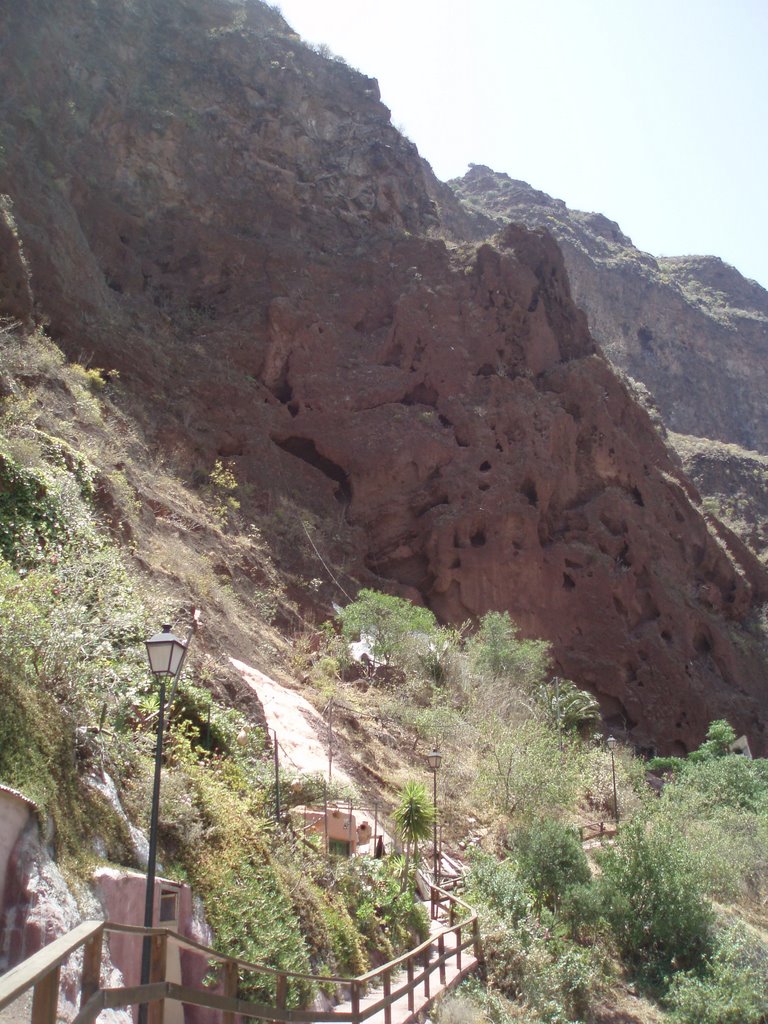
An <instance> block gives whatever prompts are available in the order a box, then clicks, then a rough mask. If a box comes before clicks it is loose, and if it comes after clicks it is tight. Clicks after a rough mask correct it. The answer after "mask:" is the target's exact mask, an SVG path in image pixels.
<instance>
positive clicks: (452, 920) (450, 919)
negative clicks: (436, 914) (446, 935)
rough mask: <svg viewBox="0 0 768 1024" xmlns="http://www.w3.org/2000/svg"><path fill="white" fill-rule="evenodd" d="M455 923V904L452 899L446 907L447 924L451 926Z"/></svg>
mask: <svg viewBox="0 0 768 1024" xmlns="http://www.w3.org/2000/svg"><path fill="white" fill-rule="evenodd" d="M455 923H456V906H455V904H454V902H453V900H451V905H450V907H448V924H449V925H450V927H451V928H453V926H454V924H455Z"/></svg>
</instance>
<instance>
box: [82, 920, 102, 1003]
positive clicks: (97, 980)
mask: <svg viewBox="0 0 768 1024" xmlns="http://www.w3.org/2000/svg"><path fill="white" fill-rule="evenodd" d="M103 942H104V929H103V928H100V929H99V931H97V932H96V934H95V935H92V936H91V938H90V939H88V940H87V941H86V943H85V945H84V947H83V973H82V975H81V980H80V1008H81V1009H82V1008H83V1007H84V1006H85V1004H86V1003H87V1002H88V1000H89V999H90V998H91V996H92V995H93V994H94V992H98V990H99V988H100V987H101V952H102V945H103Z"/></svg>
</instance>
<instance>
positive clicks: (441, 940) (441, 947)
mask: <svg viewBox="0 0 768 1024" xmlns="http://www.w3.org/2000/svg"><path fill="white" fill-rule="evenodd" d="M437 955H438V957H439V962H440V967H439V968H438V970H439V972H440V984H441V985H444V984H445V936H444V935H443V934H442V932H441V933H440V935H438V937H437Z"/></svg>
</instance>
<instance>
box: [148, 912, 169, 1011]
mask: <svg viewBox="0 0 768 1024" xmlns="http://www.w3.org/2000/svg"><path fill="white" fill-rule="evenodd" d="M167 961H168V932H167V931H166V932H162V933H161V934H160V935H153V936H152V939H151V947H150V960H149V980H150V982H153V981H165V980H166V977H165V972H166V965H167ZM164 1013H165V998H163V999H156V1000H155V1001H154V1002H152V1003H150V1004H149V1024H163V1015H164Z"/></svg>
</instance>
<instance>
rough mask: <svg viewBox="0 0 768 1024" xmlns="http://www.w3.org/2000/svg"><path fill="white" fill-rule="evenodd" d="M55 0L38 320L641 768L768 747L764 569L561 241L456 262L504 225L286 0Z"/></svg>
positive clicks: (31, 161)
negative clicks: (698, 486)
mask: <svg viewBox="0 0 768 1024" xmlns="http://www.w3.org/2000/svg"><path fill="white" fill-rule="evenodd" d="M35 7H36V12H35V13H36V15H37V17H36V18H34V19H32V18H30V17H29V5H28V4H27V3H25V2H23V0H10V2H9V3H7V4H6V5H5V6H4V8H3V11H2V12H1V13H0V39H1V40H3V44H4V46H5V49H4V52H3V54H2V57H3V60H2V61H0V110H1V112H2V117H3V140H4V152H5V160H4V163H3V166H2V169H0V192H2V193H5V194H7V195H9V196H10V201H11V204H12V212H13V216H14V217H15V223H16V234H17V236H18V238H19V239H20V242H21V247H22V248H23V252H24V254H25V259H26V261H27V263H28V266H29V269H30V273H31V281H32V288H33V292H34V296H35V301H36V304H37V305H36V315H37V316H38V317H39V318H45V319H47V321H48V323H49V330H50V332H51V333H52V334H53V335H54V336H55V337H56V338H57V339H58V340H60V342H61V344H62V345H63V346H64V347H65V349H66V350H67V351H68V352H70V354H72V355H73V356H74V357H76V356H78V354H79V353H81V352H83V351H85V352H88V353H93V361H94V362H95V363H96V364H97V365H103V366H107V367H113V366H114V367H117V368H119V369H120V371H121V380H122V382H123V385H124V387H125V388H126V395H127V399H126V401H128V402H131V401H132V402H134V403H136V406H135V407H136V408H137V409H141V413H142V415H144V416H150V415H153V416H155V417H156V420H157V422H156V438H157V444H158V447H160V448H162V449H165V450H169V449H173V448H176V449H179V450H180V451H183V452H184V453H186V456H187V457H188V459H189V460H190V462H192V463H196V464H197V465H200V466H207V467H209V468H210V467H211V466H212V465H213V462H214V460H215V459H216V458H217V457H224V458H226V459H228V460H231V461H232V464H233V466H234V467H235V471H236V473H237V476H238V478H239V479H240V480H241V481H243V482H244V484H247V485H248V491H249V492H251V493H252V494H253V497H252V498H251V499H250V501H251V505H250V510H251V511H253V512H255V511H257V510H258V509H260V508H263V507H265V505H266V506H271V505H273V504H274V503H275V502H276V501H277V499H278V498H279V497H280V496H285V495H287V496H289V497H290V498H291V500H292V501H293V502H295V503H298V504H300V505H302V507H305V508H308V509H311V510H312V511H313V513H314V514H315V515H316V516H318V517H321V518H323V519H324V520H325V521H326V522H328V523H333V524H334V529H335V530H336V531H337V533H338V534H339V536H341V537H343V542H344V546H345V551H346V552H347V557H348V563H347V566H346V569H347V572H348V573H349V574H350V575H352V576H354V577H356V578H357V579H359V580H361V581H363V582H365V583H367V584H369V585H374V586H379V587H382V588H383V587H389V588H392V589H395V590H398V591H399V592H401V593H404V594H408V595H410V596H413V597H416V598H417V599H420V600H423V601H424V602H426V603H427V604H429V605H430V606H431V607H432V608H433V609H434V610H435V611H436V612H437V613H438V614H439V615H440V616H442V617H443V618H444V619H446V620H450V621H460V620H462V619H464V618H466V617H467V616H478V615H480V614H482V613H483V612H485V611H487V610H489V609H492V608H493V609H508V610H509V611H510V613H511V614H512V616H513V617H514V618H515V619H516V620H518V621H519V622H520V623H521V625H522V627H523V629H524V630H525V631H526V632H528V633H529V634H531V635H540V636H544V637H546V638H547V639H549V640H550V641H551V642H552V644H553V647H554V651H555V657H556V662H557V666H556V667H557V669H558V671H559V672H561V673H562V674H563V675H565V676H569V677H570V678H572V679H574V680H575V681H576V682H577V683H579V684H580V685H583V686H587V687H589V688H590V689H592V690H594V692H596V693H597V694H598V696H599V698H600V700H601V704H602V707H603V710H604V712H605V714H606V717H607V720H608V722H609V724H610V726H611V727H612V728H615V729H620V730H622V729H623V730H626V732H627V734H628V735H629V736H630V737H632V738H634V739H635V740H636V741H637V742H639V743H644V744H648V745H650V744H654V745H658V746H659V747H661V748H662V749H666V750H679V749H685V748H686V747H688V746H690V745H691V744H693V743H697V742H699V741H700V740H701V738H702V737H703V734H704V731H705V729H706V726H707V723H708V722H709V721H710V720H711V719H712V718H716V717H729V718H730V719H731V721H732V722H733V723H734V725H736V727H737V728H738V729H739V730H742V731H745V732H747V733H748V734H749V735H750V738H751V739H752V741H753V745H754V747H755V748H756V749H758V750H765V749H766V739H765V724H766V719H767V718H768V693H767V692H766V685H765V682H764V674H763V662H762V660H761V653H760V650H759V644H758V643H757V642H755V641H753V637H752V634H751V633H750V628H751V623H752V619H753V618H754V616H755V615H756V613H757V609H758V608H759V606H760V604H761V603H762V602H763V601H765V600H766V598H768V581H767V580H766V576H765V573H764V572H763V570H762V569H761V568H760V566H759V565H758V563H757V562H756V561H755V560H754V559H752V558H751V557H750V555H749V554H748V552H746V551H744V550H742V549H740V548H738V546H737V545H736V544H731V545H730V550H729V545H728V537H727V536H724V537H723V538H722V539H718V538H716V537H715V535H714V534H713V533H712V532H711V531H710V529H709V528H708V526H707V524H706V522H705V521H704V519H703V518H702V516H701V515H700V513H699V512H698V510H697V508H696V507H695V504H694V502H693V501H692V494H691V491H690V489H689V486H688V484H687V483H686V481H685V479H684V478H683V477H682V476H681V475H680V473H679V471H678V469H677V468H676V466H675V465H674V464H673V463H672V462H671V461H670V460H669V457H668V455H667V453H666V450H665V448H664V446H663V444H662V443H661V442H660V440H659V438H658V436H657V435H656V432H655V430H654V428H653V426H652V425H651V423H650V421H649V419H648V416H647V414H646V413H645V412H644V411H643V410H642V409H641V408H640V407H639V406H638V405H637V404H636V403H635V402H634V401H633V400H632V398H631V396H630V394H629V393H628V391H627V389H626V387H625V386H624V385H623V384H622V383H621V382H620V381H619V380H618V379H617V377H616V376H615V374H614V372H613V371H612V369H611V367H610V365H609V364H608V362H607V361H606V360H605V359H604V357H603V356H602V355H601V354H600V353H599V351H598V350H597V349H596V346H595V344H594V342H593V340H592V338H591V337H590V334H589V331H588V329H587V322H586V319H585V317H584V315H583V314H582V313H580V312H579V310H578V309H577V308H576V306H575V305H574V303H573V302H572V300H571V297H570V292H569V286H568V280H567V277H566V273H565V267H564V265H563V262H562V257H561V255H560V252H559V251H558V249H557V247H556V245H555V244H554V243H553V241H552V240H551V239H550V238H549V237H547V236H546V235H544V234H541V233H538V232H528V231H526V230H524V229H521V228H516V227H507V228H505V229H503V230H502V231H501V232H500V233H499V234H498V235H497V236H496V237H495V238H493V239H492V240H491V241H488V242H486V243H483V244H480V245H475V244H473V243H469V242H467V243H460V242H458V241H456V239H457V238H458V237H460V236H465V237H471V236H473V234H475V233H481V234H482V233H485V232H486V230H487V222H482V223H480V224H479V226H477V225H476V223H475V222H474V221H473V219H472V217H471V215H470V214H468V213H467V212H466V211H464V210H463V209H462V207H461V206H460V204H459V203H458V201H456V200H455V199H454V198H453V197H452V196H451V194H450V193H448V192H447V191H446V190H445V188H444V187H441V186H440V184H439V183H437V182H436V181H435V179H434V177H433V176H432V175H431V172H430V171H429V168H428V167H427V166H426V165H425V164H423V162H422V161H421V160H420V159H419V157H418V153H417V152H416V150H415V147H413V145H412V144H410V143H408V142H407V141H406V140H404V139H402V138H401V137H400V136H399V135H398V133H397V132H396V131H395V130H394V129H393V128H392V127H391V125H390V123H389V116H388V112H387V110H386V108H385V107H383V105H382V104H381V102H380V100H379V97H378V89H377V86H376V83H375V82H374V81H373V80H371V79H368V78H365V77H364V76H362V75H359V74H358V73H356V72H354V71H352V70H351V69H349V68H347V67H345V66H344V65H342V64H339V63H338V62H333V61H327V60H325V59H323V58H322V57H320V56H319V55H318V54H316V53H314V52H312V51H310V50H307V49H306V48H304V47H303V46H302V44H301V43H300V41H299V40H298V39H297V38H296V37H295V36H293V35H292V33H291V32H290V30H289V28H288V27H287V26H286V25H285V23H284V22H283V21H282V19H281V18H280V17H279V15H277V14H276V13H275V12H274V11H272V10H271V9H269V8H267V7H265V6H263V5H261V4H258V3H251V2H248V3H245V2H243V3H230V2H226V3H225V2H223V0H207V2H206V0H178V2H173V3H171V2H170V0H167V2H163V0H156V2H154V3H150V2H149V0H135V2H134V3H133V4H131V5H127V4H124V3H119V2H118V0H98V2H96V3H94V5H93V8H92V10H90V11H89V12H84V11H83V10H82V5H80V4H77V3H75V2H74V0H61V2H59V3H55V4H54V3H52V2H50V3H49V2H45V0H38V2H37V3H36V4H35ZM11 39H12V40H13V46H12V47H10V46H9V40H11ZM441 234H442V235H445V236H446V237H448V238H453V239H454V241H446V240H444V239H443V238H442V237H440V236H441ZM19 252H21V249H19ZM19 258H20V257H19ZM14 266H15V267H16V272H17V273H18V272H20V271H19V266H20V264H19V263H18V260H17V262H16V264H14ZM0 294H4V293H3V292H2V291H0ZM245 511H246V512H248V511H249V509H248V508H247V507H246V509H245ZM297 557H299V556H298V555H297ZM304 571H305V572H306V575H307V577H308V578H309V577H311V576H315V575H316V572H317V569H316V565H315V564H310V563H307V564H306V566H305V567H304ZM326 596H327V597H328V598H330V597H331V596H334V597H336V598H338V597H339V595H338V594H336V593H331V592H327V593H326Z"/></svg>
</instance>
